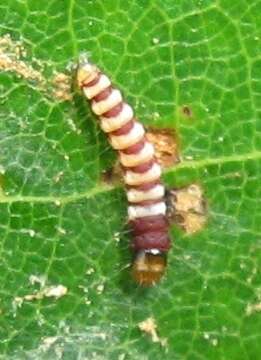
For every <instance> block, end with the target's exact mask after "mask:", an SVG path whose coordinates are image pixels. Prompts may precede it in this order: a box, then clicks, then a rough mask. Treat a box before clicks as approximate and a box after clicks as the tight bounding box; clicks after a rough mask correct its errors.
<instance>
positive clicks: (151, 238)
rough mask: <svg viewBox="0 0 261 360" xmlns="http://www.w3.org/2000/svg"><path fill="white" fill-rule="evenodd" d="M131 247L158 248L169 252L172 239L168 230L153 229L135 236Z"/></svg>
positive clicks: (137, 249)
mask: <svg viewBox="0 0 261 360" xmlns="http://www.w3.org/2000/svg"><path fill="white" fill-rule="evenodd" d="M131 247H132V248H133V250H134V251H139V250H152V249H157V250H158V251H160V252H167V251H168V250H169V249H170V239H169V236H168V233H167V232H166V231H152V232H146V233H143V234H141V235H137V236H134V239H133V242H132V243H131Z"/></svg>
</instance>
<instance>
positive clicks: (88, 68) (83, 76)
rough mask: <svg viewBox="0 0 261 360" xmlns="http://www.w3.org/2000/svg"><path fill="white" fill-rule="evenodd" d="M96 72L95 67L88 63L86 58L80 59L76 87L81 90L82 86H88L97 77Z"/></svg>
mask: <svg viewBox="0 0 261 360" xmlns="http://www.w3.org/2000/svg"><path fill="white" fill-rule="evenodd" d="M98 72H99V70H98V68H97V66H95V65H94V64H91V63H89V62H88V60H87V59H86V58H83V59H80V60H79V64H78V68H77V75H76V79H77V83H78V86H79V87H80V88H82V87H83V86H84V84H88V83H89V82H90V81H92V80H93V79H94V78H95V77H96V76H97V74H98Z"/></svg>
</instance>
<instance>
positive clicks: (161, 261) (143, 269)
mask: <svg viewBox="0 0 261 360" xmlns="http://www.w3.org/2000/svg"><path fill="white" fill-rule="evenodd" d="M76 77H77V82H78V86H79V87H80V88H81V89H82V91H83V94H84V95H85V96H86V98H87V99H88V100H90V101H91V108H92V111H93V112H94V114H95V115H97V116H98V118H99V124H100V127H101V129H102V130H103V131H104V132H105V133H106V134H107V135H108V139H109V142H110V144H111V146H112V148H113V149H115V150H117V151H118V154H119V160H120V163H121V166H122V169H123V177H124V182H125V185H126V192H127V199H128V222H129V225H130V228H131V231H132V235H133V237H132V241H131V248H132V250H133V255H134V256H133V263H132V275H133V277H134V279H135V280H136V282H137V283H138V284H140V285H144V286H150V285H153V284H155V283H156V282H158V281H159V280H160V279H161V277H162V275H163V274H164V272H165V268H166V265H167V256H166V255H167V252H168V250H169V249H170V238H169V235H168V227H169V224H168V220H167V216H166V202H165V197H164V196H165V188H164V186H163V185H162V183H161V181H160V176H161V167H160V165H159V164H158V162H157V160H156V158H155V151H154V147H153V145H152V144H151V143H150V142H149V141H148V140H147V139H146V134H145V129H144V127H143V126H142V124H141V123H140V122H139V121H138V120H137V118H136V117H135V116H134V112H133V109H132V107H131V106H130V105H129V104H127V103H126V102H125V101H124V100H123V97H122V94H121V92H120V91H119V90H118V89H116V88H115V87H113V85H112V83H111V81H110V79H109V78H108V77H107V76H106V75H105V74H104V73H102V71H101V70H100V69H99V68H98V67H97V66H96V65H94V64H92V63H90V62H89V61H88V60H86V59H82V60H80V61H79V64H78V68H77V76H76Z"/></svg>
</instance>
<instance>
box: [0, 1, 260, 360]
mask: <svg viewBox="0 0 261 360" xmlns="http://www.w3.org/2000/svg"><path fill="white" fill-rule="evenodd" d="M260 14H261V3H260V1H252V2H247V1H245V0H239V1H236V2H232V1H229V0H220V1H213V0H212V1H211V0H206V1H195V0H193V1H186V0H182V1H178V2H176V1H171V0H166V1H164V2H163V1H158V0H156V1H143V0H142V1H138V0H137V1H136V0H135V1H123V0H122V1H121V0H113V1H89V0H88V1H86V0H65V1H59V0H52V1H33V0H28V1H21V0H20V1H18V0H3V1H1V4H0V35H1V41H0V49H1V53H0V70H1V73H0V83H1V93H0V102H1V110H0V141H1V146H0V165H1V168H0V170H1V176H0V185H1V192H0V239H1V261H0V279H1V282H0V284H1V285H0V298H1V301H0V310H1V315H0V352H1V354H2V358H3V359H19V360H21V359H59V358H62V359H84V358H88V359H121V360H122V359H162V358H164V359H171V360H173V359H174V360H175V359H177V360H178V359H189V360H190V359H191V360H192V359H193V360H194V359H202V360H203V359H208V360H210V359H228V360H231V359H233V360H234V359H235V360H237V359H257V358H259V357H260V353H261V347H260V344H261V341H260V328H261V321H260V314H259V313H258V312H259V311H260V297H261V293H260V273H259V265H260V260H261V256H260V224H261V205H260V201H259V199H260V170H261V169H260V168H261V167H260V154H261V153H260V147H261V146H260V145H261V138H260V90H261V85H260V75H261V71H260V69H261V61H260V37H261V34H260V20H261V18H260ZM7 34H9V35H10V37H8V36H7ZM85 51H87V52H88V54H89V55H90V57H91V59H92V61H93V62H95V63H97V64H98V65H99V66H100V67H101V68H102V69H103V70H104V71H105V72H106V73H107V74H108V75H109V76H111V78H112V79H113V81H114V83H115V84H117V85H118V86H119V88H120V89H122V90H123V92H124V94H125V96H126V98H127V100H128V101H129V103H130V104H132V106H133V107H134V108H135V110H136V114H137V115H138V117H139V118H140V119H141V121H142V122H143V123H144V124H146V125H150V126H153V127H163V128H165V127H168V128H173V129H175V130H176V133H177V137H178V143H179V146H180V156H181V162H180V163H179V164H178V165H177V166H173V167H172V168H170V169H168V171H166V173H165V174H164V181H165V183H166V184H167V185H168V186H169V187H181V186H185V185H189V184H191V183H197V184H199V185H200V186H201V187H202V189H203V191H204V196H205V199H206V202H207V208H208V219H207V224H206V225H205V227H204V229H203V230H202V231H200V232H199V233H196V234H194V235H186V234H185V233H184V232H183V231H182V230H181V229H180V228H178V227H175V226H173V227H172V229H171V235H172V239H173V242H174V246H173V248H172V250H171V253H170V256H169V270H168V275H167V276H166V278H165V279H164V281H163V282H162V283H161V284H160V285H158V286H157V287H155V288H153V289H149V290H148V289H145V290H143V289H140V288H137V287H136V286H135V285H134V284H133V283H132V282H131V281H130V279H129V277H128V271H127V270H126V266H127V265H128V263H129V262H130V255H129V252H128V242H129V234H128V232H127V231H126V208H127V203H126V199H125V195H124V191H123V189H122V188H121V187H118V186H116V187H115V186H109V185H106V184H104V183H103V182H102V172H103V171H104V170H106V169H109V168H110V167H111V166H112V165H113V163H114V161H115V154H114V153H113V152H112V150H111V149H110V147H109V145H108V142H107V140H106V138H105V136H104V135H103V134H101V131H100V130H99V128H98V126H97V122H96V120H95V118H94V116H93V115H92V114H91V112H90V110H89V106H88V104H87V103H86V102H85V101H84V99H83V97H82V96H81V94H79V93H78V92H77V91H72V92H71V90H70V84H71V83H72V78H73V74H72V73H73V71H72V70H70V69H72V65H73V64H75V62H76V60H77V58H78V56H79V55H80V53H82V52H85ZM57 74H65V75H64V76H65V78H64V81H60V80H59V78H58V80H57ZM61 83H62V85H61ZM70 97H72V98H71V100H69V99H70ZM258 118H259V122H258ZM119 238H120V242H119V241H118V239H119ZM61 285H62V286H63V287H64V289H66V291H67V292H65V293H63V294H60V295H61V296H59V295H57V294H56V295H57V296H54V295H52V296H49V297H48V296H45V295H46V294H47V290H46V289H50V287H56V289H57V286H61ZM58 289H61V288H58ZM36 294H38V295H36ZM28 295H29V297H28ZM31 295H33V298H32V297H30V296H31ZM35 296H36V297H35ZM149 317H153V318H154V319H155V322H156V324H157V331H158V335H159V336H160V337H161V338H167V345H166V346H161V345H160V344H159V343H153V342H152V338H151V337H150V336H147V335H146V334H144V333H142V332H141V331H140V330H139V328H138V324H139V323H140V322H141V321H143V320H145V319H147V318H149Z"/></svg>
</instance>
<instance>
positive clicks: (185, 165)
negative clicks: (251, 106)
mask: <svg viewBox="0 0 261 360" xmlns="http://www.w3.org/2000/svg"><path fill="white" fill-rule="evenodd" d="M258 159H261V152H260V151H253V152H251V153H248V154H242V155H230V156H221V157H218V158H212V159H201V160H190V161H183V162H180V163H179V164H177V165H175V166H172V167H170V168H168V169H167V170H165V174H175V173H177V172H178V171H179V170H184V169H191V168H192V169H194V170H196V169H200V168H202V167H207V166H210V165H222V164H225V163H229V162H245V161H247V160H258ZM118 187H120V185H119V184H117V185H108V184H98V185H97V186H95V187H93V188H92V189H90V190H87V191H84V192H82V193H78V194H76V193H74V194H69V195H62V196H57V195H50V196H33V195H19V194H18V195H14V196H8V195H5V194H4V193H3V192H2V193H0V203H8V204H10V203H14V202H27V203H54V204H57V205H58V206H59V205H65V204H67V203H71V202H75V201H77V200H82V199H90V198H92V197H94V196H96V195H98V194H100V193H105V192H108V191H111V190H114V189H116V188H118Z"/></svg>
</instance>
